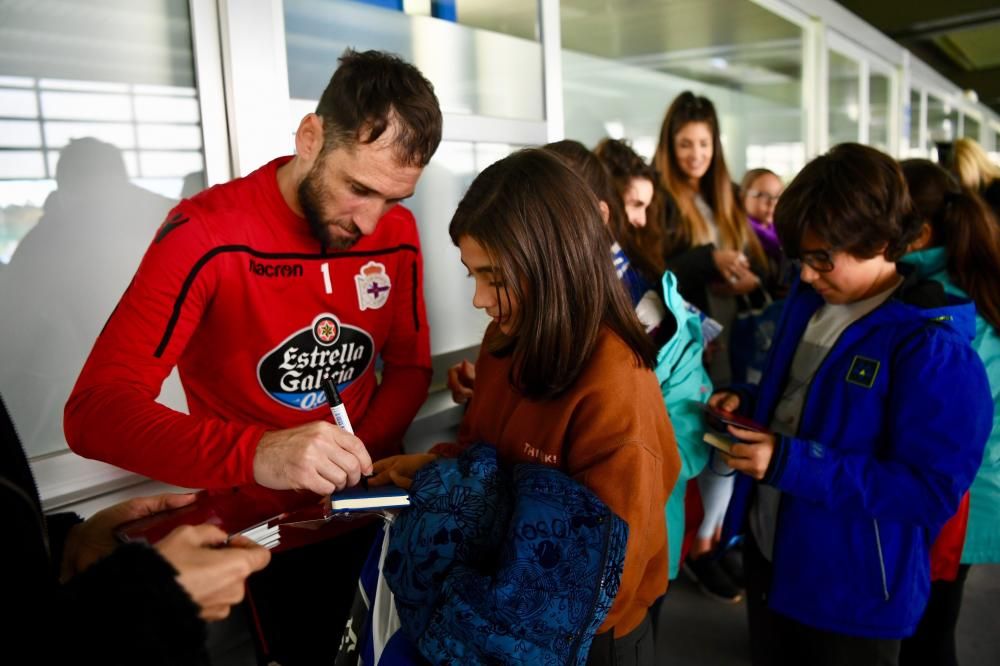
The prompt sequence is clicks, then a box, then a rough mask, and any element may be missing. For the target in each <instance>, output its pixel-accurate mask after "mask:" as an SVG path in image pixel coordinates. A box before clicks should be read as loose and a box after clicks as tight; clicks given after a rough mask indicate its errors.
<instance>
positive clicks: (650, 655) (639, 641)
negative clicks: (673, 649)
mask: <svg viewBox="0 0 1000 666" xmlns="http://www.w3.org/2000/svg"><path fill="white" fill-rule="evenodd" d="M654 638H655V634H654V632H653V623H652V621H651V620H650V617H649V613H646V617H644V618H643V619H642V622H641V623H639V626H638V627H636V628H635V629H633V630H632V631H630V632H628V633H627V634H625V635H624V636H621V637H620V638H615V637H614V631H611V630H609V631H605V632H604V633H601V634H597V635H596V636H594V640H593V642H592V643H591V644H590V652H589V653H588V654H587V666H653V665H654V664H656V650H655V649H654V645H653V641H654Z"/></svg>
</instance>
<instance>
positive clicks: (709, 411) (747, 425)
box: [699, 403, 771, 437]
mask: <svg viewBox="0 0 1000 666" xmlns="http://www.w3.org/2000/svg"><path fill="white" fill-rule="evenodd" d="M699 404H700V407H701V411H702V414H704V416H705V424H706V425H707V426H708V427H709V428H711V429H712V430H715V431H716V432H720V433H723V434H725V435H727V436H729V437H732V434H731V433H730V432H729V427H728V426H735V427H737V428H743V429H744V430H753V431H754V432H765V433H770V432H771V430H770V429H769V428H767V427H765V426H762V425H761V424H759V423H757V422H756V421H754V420H753V419H748V418H747V417H745V416H740V415H739V414H734V413H733V412H726V411H723V410H721V409H717V408H715V407H712V406H711V405H708V404H706V403H699Z"/></svg>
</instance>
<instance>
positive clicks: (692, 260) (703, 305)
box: [666, 244, 719, 312]
mask: <svg viewBox="0 0 1000 666" xmlns="http://www.w3.org/2000/svg"><path fill="white" fill-rule="evenodd" d="M713 252H715V245H713V244H708V245H698V246H696V247H689V248H687V249H686V250H683V251H681V252H677V253H675V254H673V255H671V256H668V257H667V258H666V264H667V269H668V270H669V271H670V272H672V273H673V274H674V275H676V276H677V291H679V292H681V296H683V297H684V300H686V301H687V302H688V303H691V304H693V305H695V306H696V307H698V308H700V309H701V310H703V311H705V312H708V298H707V295H706V293H705V287H706V286H707V285H708V283H709V282H711V281H713V280H716V279H718V278H719V273H718V271H717V270H716V268H715V260H714V259H713V258H712V253H713Z"/></svg>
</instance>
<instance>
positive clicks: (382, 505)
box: [330, 484, 410, 512]
mask: <svg viewBox="0 0 1000 666" xmlns="http://www.w3.org/2000/svg"><path fill="white" fill-rule="evenodd" d="M409 505H410V494H409V493H408V492H407V491H406V490H404V489H402V488H400V487H399V486H391V485H390V486H371V487H366V484H359V485H357V486H354V487H353V488H347V489H346V490H341V491H338V492H335V493H333V495H331V496H330V510H331V511H333V512H342V511H370V510H372V509H392V508H399V507H404V506H409Z"/></svg>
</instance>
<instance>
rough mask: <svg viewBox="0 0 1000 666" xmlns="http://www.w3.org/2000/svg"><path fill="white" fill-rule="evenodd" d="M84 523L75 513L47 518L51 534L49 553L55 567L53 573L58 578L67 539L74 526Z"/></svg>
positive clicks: (46, 522) (56, 514) (57, 514)
mask: <svg viewBox="0 0 1000 666" xmlns="http://www.w3.org/2000/svg"><path fill="white" fill-rule="evenodd" d="M82 522H83V518H81V517H80V516H78V515H76V514H75V513H53V514H50V515H48V516H45V527H46V528H47V529H48V534H49V553H50V556H51V560H52V566H53V567H54V571H53V573H54V574H55V575H56V576H57V577H58V576H59V568H60V565H61V563H62V559H63V551H65V550H66V537H68V536H69V531H70V530H71V529H72V528H73V526H74V525H79V524H80V523H82Z"/></svg>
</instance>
